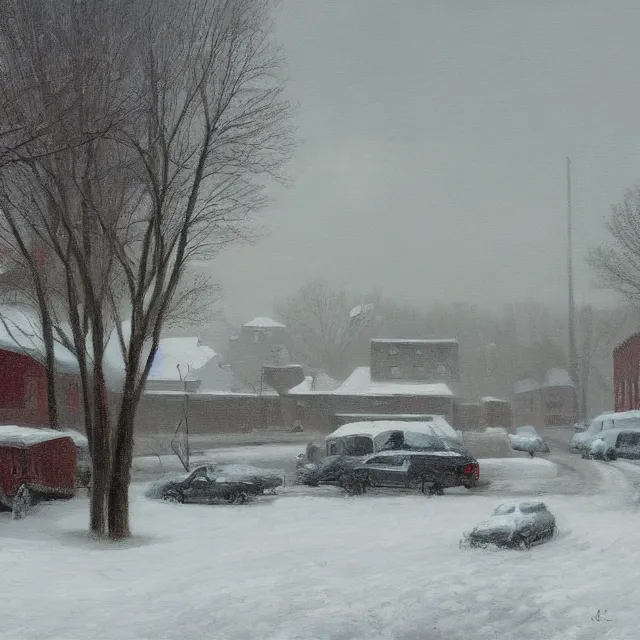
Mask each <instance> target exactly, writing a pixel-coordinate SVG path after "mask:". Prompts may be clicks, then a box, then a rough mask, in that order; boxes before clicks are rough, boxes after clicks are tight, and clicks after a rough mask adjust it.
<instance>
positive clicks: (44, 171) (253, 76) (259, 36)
mask: <svg viewBox="0 0 640 640" xmlns="http://www.w3.org/2000/svg"><path fill="white" fill-rule="evenodd" d="M16 1H18V0H16ZM22 1H23V2H26V0H22ZM26 4H27V5H28V3H26ZM58 10H59V11H61V12H64V11H68V14H67V16H66V17H67V23H66V24H67V29H68V32H63V33H66V36H67V37H68V38H69V39H70V40H72V41H73V46H72V47H70V48H69V49H68V51H69V55H73V56H76V57H79V59H80V60H79V62H80V64H79V65H78V68H80V69H83V68H90V69H91V74H79V75H78V76H76V78H75V81H74V82H73V83H72V86H71V89H72V90H73V92H74V95H75V96H77V100H76V104H77V110H76V113H75V118H74V119H71V124H68V122H67V121H65V127H67V126H70V127H71V128H72V130H74V128H75V131H76V132H84V131H86V130H87V129H95V126H94V125H93V124H92V123H95V122H96V121H98V122H100V121H103V120H108V122H109V130H108V133H105V134H104V135H101V136H96V137H93V138H91V139H90V140H87V141H85V143H84V144H82V145H78V146H73V147H70V148H66V149H64V150H59V149H58V148H57V146H56V140H57V138H60V137H62V136H63V135H64V136H65V137H67V138H69V137H71V138H72V137H73V136H69V133H68V132H67V131H66V129H65V127H62V126H61V127H60V129H59V130H58V131H57V135H55V136H53V138H54V140H53V141H52V143H51V144H52V148H53V149H54V152H52V153H51V154H46V155H45V154H43V156H41V157H39V158H37V159H35V160H34V159H33V158H31V159H29V161H25V162H23V163H19V164H18V166H17V167H16V168H15V170H13V171H12V172H10V174H9V175H8V176H6V177H5V178H4V187H5V192H6V193H9V194H10V201H9V202H8V205H9V206H8V207H7V211H5V217H6V219H7V222H8V226H9V230H10V232H11V233H12V234H13V235H14V237H26V236H29V235H31V234H33V235H35V236H36V237H38V238H39V240H40V241H42V242H43V243H45V244H46V246H47V248H48V250H49V251H50V252H51V254H52V255H54V256H55V257H56V258H57V267H58V268H59V269H60V270H61V272H62V274H63V276H64V282H65V285H66V286H65V290H64V292H63V293H64V295H63V298H64V301H65V304H66V306H65V311H66V313H67V315H68V317H67V318H66V320H68V324H69V325H70V327H71V337H70V338H69V336H68V335H67V336H66V339H67V342H68V344H69V346H70V347H71V348H73V349H74V351H75V353H76V355H77V357H78V361H79V366H80V373H81V380H82V387H83V398H84V401H85V422H86V423H87V435H88V437H89V440H90V446H91V448H92V453H93V456H94V460H93V464H94V485H96V486H94V489H93V493H92V524H91V528H92V530H94V531H95V532H97V533H100V532H102V531H103V530H104V515H105V514H106V520H107V527H108V531H109V535H110V536H111V537H112V538H122V537H126V536H128V535H129V533H130V529H129V511H128V488H129V482H130V468H131V462H132V455H133V436H134V419H135V413H136V409H137V406H138V403H139V400H140V396H141V393H142V391H143V388H144V384H145V382H146V379H147V376H148V374H149V370H150V368H151V364H152V362H153V358H154V356H155V353H156V350H157V346H158V342H159V339H160V334H161V331H162V328H163V326H164V324H165V322H166V321H167V319H168V318H169V317H170V316H171V313H172V312H175V308H176V304H177V305H178V307H179V306H180V304H181V301H182V302H184V301H185V300H186V301H188V300H189V299H190V298H191V299H193V294H189V293H188V292H186V291H184V290H182V292H181V283H183V282H184V274H185V271H186V268H187V266H188V264H189V262H190V261H192V260H196V259H198V260H200V261H202V260H206V259H209V258H211V257H213V256H214V255H216V254H217V253H218V252H219V251H220V250H222V249H223V248H224V247H226V246H228V245H229V244H231V243H234V242H238V241H241V240H243V239H244V238H245V237H246V235H247V232H248V229H249V225H250V220H251V217H252V214H254V213H255V212H256V211H258V210H259V209H260V208H261V207H262V206H263V205H264V204H265V202H266V198H265V193H264V180H263V178H264V177H265V176H272V177H279V176H280V170H281V168H282V167H283V165H284V163H285V162H286V160H287V159H288V156H289V153H290V150H291V135H290V130H289V128H288V125H287V116H288V114H289V105H288V103H287V102H286V100H284V98H283V97H282V91H283V88H284V85H283V82H282V81H281V80H280V64H281V58H280V54H279V52H278V51H277V50H274V48H273V44H272V38H271V19H270V15H269V10H270V2H268V0H233V1H232V0H186V1H184V0H183V1H180V2H179V1H178V0H136V2H133V1H131V2H127V1H126V0H122V1H121V2H120V3H106V4H105V3H100V2H98V1H97V0H85V2H83V3H74V2H71V1H70V2H69V4H60V5H59V7H58ZM93 11H95V15H94V13H92V12H93ZM96 21H98V22H96ZM98 23H99V24H100V29H101V30H102V35H101V36H100V37H99V38H98V40H97V45H96V44H95V43H93V40H92V39H91V38H90V37H88V36H90V35H91V34H90V33H89V34H88V33H87V31H86V29H85V26H86V25H87V24H88V25H89V26H91V25H95V24H98ZM78 33H79V34H80V36H78V35H77V34H78ZM72 34H75V35H73V37H72ZM105 34H106V35H105ZM132 36H134V37H132ZM78 38H79V40H78ZM61 40H63V38H61ZM96 49H97V51H96ZM256 178H259V179H258V180H256ZM27 193H32V194H35V195H34V196H33V197H32V201H29V200H28V199H27ZM27 203H29V204H30V206H29V207H25V206H24V205H25V204H27ZM7 212H8V213H7ZM11 219H13V222H14V224H12V223H11ZM24 253H25V255H28V249H27V248H26V245H25V251H24ZM42 304H43V306H44V307H45V308H46V309H47V310H51V308H52V305H51V304H50V303H49V302H48V301H46V300H45V301H43V302H42ZM123 320H126V321H127V324H128V327H129V330H128V331H127V332H124V331H122V321H123ZM111 327H113V328H114V330H115V333H116V335H117V337H118V342H119V345H120V348H121V351H122V356H123V360H124V374H123V378H124V380H123V382H122V389H121V399H120V402H119V406H118V407H117V409H116V411H115V413H116V416H117V417H116V420H115V422H114V423H113V424H112V423H111V421H110V418H109V415H110V411H109V407H108V403H107V400H106V394H105V392H104V390H105V371H104V353H105V346H106V343H107V341H108V339H109V335H110V334H111ZM59 334H60V335H59V337H60V339H62V340H64V339H65V335H64V332H62V331H60V332H59Z"/></svg>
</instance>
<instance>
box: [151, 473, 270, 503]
mask: <svg viewBox="0 0 640 640" xmlns="http://www.w3.org/2000/svg"><path fill="white" fill-rule="evenodd" d="M281 484H282V479H281V478H279V477H278V476H277V474H274V473H273V472H270V471H268V470H263V469H257V468H254V467H244V466H243V467H240V466H238V465H227V466H216V465H203V466H200V467H198V468H197V469H195V470H194V471H192V472H191V473H190V474H188V475H182V476H173V477H170V478H165V479H163V480H160V481H159V482H156V483H154V484H153V485H152V486H151V487H150V488H149V489H148V490H147V492H146V496H147V497H148V498H153V499H160V500H166V501H169V502H178V503H201V504H216V503H221V502H227V503H231V504H242V503H243V502H246V501H247V500H248V498H249V497H250V496H256V495H260V494H262V493H264V492H265V491H266V490H273V489H275V488H276V487H277V486H280V485H281Z"/></svg>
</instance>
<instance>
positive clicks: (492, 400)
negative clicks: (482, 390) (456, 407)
mask: <svg viewBox="0 0 640 640" xmlns="http://www.w3.org/2000/svg"><path fill="white" fill-rule="evenodd" d="M480 400H481V401H482V402H506V400H501V399H500V398H494V397H492V396H485V397H484V398H480Z"/></svg>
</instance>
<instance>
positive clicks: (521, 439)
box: [509, 426, 549, 458]
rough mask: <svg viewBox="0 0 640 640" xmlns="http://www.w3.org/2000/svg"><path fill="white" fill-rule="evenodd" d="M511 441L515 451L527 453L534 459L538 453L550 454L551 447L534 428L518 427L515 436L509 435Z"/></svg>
mask: <svg viewBox="0 0 640 640" xmlns="http://www.w3.org/2000/svg"><path fill="white" fill-rule="evenodd" d="M509 441H510V442H511V448H512V449H513V450H514V451H525V452H526V453H528V454H529V455H530V456H531V457H532V458H533V456H534V455H535V454H536V453H549V445H548V444H547V443H546V442H545V441H544V440H543V439H542V438H541V437H540V436H539V435H538V432H537V431H536V430H535V427H532V426H525V427H518V428H517V429H516V433H515V434H509Z"/></svg>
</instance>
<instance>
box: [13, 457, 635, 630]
mask: <svg viewBox="0 0 640 640" xmlns="http://www.w3.org/2000/svg"><path fill="white" fill-rule="evenodd" d="M500 462H503V461H500ZM540 462H544V461H540ZM612 471H615V469H613V470H612ZM326 495H329V494H326ZM334 495H335V494H334ZM609 498H610V496H609V494H604V495H603V496H601V497H599V498H598V499H597V500H594V499H593V498H591V497H584V498H580V497H578V498H576V497H574V498H562V497H553V496H550V497H548V498H547V497H545V503H546V504H547V505H548V507H549V509H550V510H551V511H552V513H554V514H555V515H556V517H557V518H558V526H559V528H560V532H561V534H560V535H559V536H558V538H557V539H555V540H553V541H551V542H550V543H548V544H546V545H542V546H539V547H536V548H534V549H533V550H531V551H530V552H513V551H511V552H509V551H505V552H496V551H493V550H487V551H473V550H460V549H459V548H458V542H459V539H460V536H461V534H462V532H463V531H468V530H470V529H471V528H472V527H473V526H474V525H475V524H476V523H477V522H478V521H479V520H481V519H483V518H486V515H487V513H490V512H491V511H492V510H493V509H494V508H495V507H497V506H498V504H500V503H501V502H504V501H506V500H507V499H508V497H507V496H505V497H504V498H503V499H497V498H495V497H493V498H491V497H484V496H482V495H473V494H472V493H470V492H461V493H459V494H452V495H445V496H443V497H440V498H435V499H427V498H424V497H423V496H409V497H385V496H379V497H371V498H366V497H365V498H362V499H361V498H354V499H350V498H338V497H326V498H309V497H299V498H281V499H278V498H275V499H272V500H264V501H262V502H254V503H253V504H250V505H247V506H240V507H237V506H236V507H233V506H229V507H227V506H220V507H207V506H196V505H194V506H186V505H169V504H163V503H154V502H151V501H146V500H143V499H139V498H138V497H136V496H134V499H133V502H132V519H133V520H132V524H133V527H134V531H135V533H136V536H137V537H136V538H135V539H134V540H132V541H131V542H128V543H123V544H120V545H113V546H107V545H105V544H104V543H100V542H91V541H89V540H88V539H87V538H86V535H85V534H84V533H83V532H84V530H85V528H86V523H87V508H88V505H87V502H86V500H84V499H76V500H73V501H71V502H69V503H58V504H55V505H50V506H44V507H41V509H40V515H36V516H33V517H31V518H26V519H24V520H21V521H11V520H9V519H8V518H7V519H4V520H3V519H0V525H1V526H0V536H1V537H0V548H1V552H0V571H1V572H2V576H3V580H4V581H5V584H7V585H11V588H10V589H4V590H3V591H2V592H1V593H0V609H1V610H2V625H0V638H2V639H3V640H15V638H20V639H21V640H36V639H40V638H73V639H75V638H98V637H99V638H100V639H101V640H141V639H142V638H158V639H162V640H183V639H185V638H189V639H192V638H193V639H195V638H215V639H216V640H254V639H256V638H260V639H261V640H311V639H322V640H364V639H367V640H418V639H423V638H424V639H425V640H426V639H429V640H462V639H463V638H464V639H465V640H466V639H468V638H470V637H472V638H473V639H474V640H513V638H519V639H521V640H540V639H541V638H544V639H545V640H567V639H572V640H593V639H595V638H598V639H603V640H632V639H633V640H635V639H636V638H637V635H638V632H637V628H638V624H639V623H640V605H639V604H638V600H637V593H636V589H635V574H634V572H633V571H630V567H633V566H635V565H636V564H637V562H638V557H639V553H640V552H639V551H638V545H637V526H636V519H637V512H636V511H634V510H632V509H620V508H616V509H613V508H611V507H608V506H607V502H608V500H609ZM603 515H604V516H606V517H603ZM34 603H37V606H34ZM598 612H600V614H598Z"/></svg>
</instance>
